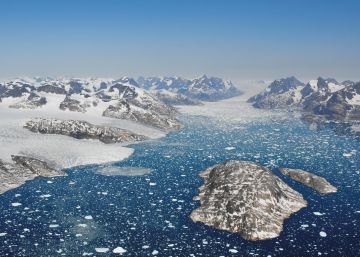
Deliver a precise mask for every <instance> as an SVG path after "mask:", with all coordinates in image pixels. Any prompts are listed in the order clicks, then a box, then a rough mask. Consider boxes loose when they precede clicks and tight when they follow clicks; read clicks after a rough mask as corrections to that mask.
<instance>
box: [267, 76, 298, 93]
mask: <svg viewBox="0 0 360 257" xmlns="http://www.w3.org/2000/svg"><path fill="white" fill-rule="evenodd" d="M302 86H304V83H302V82H300V81H299V80H298V79H297V78H295V77H294V76H291V77H287V78H282V79H279V80H275V81H274V82H272V83H271V84H270V85H269V87H268V88H269V90H270V91H269V94H281V93H284V92H287V91H289V90H292V89H295V88H297V87H302Z"/></svg>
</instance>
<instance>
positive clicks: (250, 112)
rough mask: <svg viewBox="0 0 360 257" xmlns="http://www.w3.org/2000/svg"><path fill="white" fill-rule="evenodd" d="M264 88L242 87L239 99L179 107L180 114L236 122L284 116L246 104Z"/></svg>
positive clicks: (258, 86) (261, 86)
mask: <svg viewBox="0 0 360 257" xmlns="http://www.w3.org/2000/svg"><path fill="white" fill-rule="evenodd" d="M264 87H265V86H264V85H255V84H248V86H247V87H246V86H242V87H241V90H243V91H244V94H243V95H240V96H237V97H233V98H229V99H226V100H222V101H217V102H203V103H204V104H203V105H200V106H191V105H182V106H177V107H178V108H179V111H180V112H182V113H185V114H191V115H204V116H209V117H215V118H218V119H226V120H234V121H248V120H256V119H259V118H262V119H266V118H271V117H274V116H281V115H283V114H284V113H283V112H281V111H278V110H276V111H272V110H265V109H257V108H254V107H253V106H252V105H251V103H247V102H246V101H247V100H248V99H249V98H250V97H251V96H254V95H256V94H258V93H259V92H261V91H262V90H264Z"/></svg>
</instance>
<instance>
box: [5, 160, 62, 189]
mask: <svg viewBox="0 0 360 257" xmlns="http://www.w3.org/2000/svg"><path fill="white" fill-rule="evenodd" d="M12 159H13V161H14V162H13V163H6V162H3V161H1V160H0V178H1V179H0V194H2V193H4V192H6V191H8V190H10V189H13V188H16V187H18V186H21V185H22V184H24V183H25V182H26V181H29V180H33V179H34V178H36V177H56V176H66V173H65V172H63V171H60V170H56V169H53V168H51V167H50V166H49V165H48V164H47V163H46V162H44V161H41V160H38V159H34V158H30V157H25V156H17V155H14V156H12Z"/></svg>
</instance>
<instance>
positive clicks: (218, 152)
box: [0, 116, 360, 257]
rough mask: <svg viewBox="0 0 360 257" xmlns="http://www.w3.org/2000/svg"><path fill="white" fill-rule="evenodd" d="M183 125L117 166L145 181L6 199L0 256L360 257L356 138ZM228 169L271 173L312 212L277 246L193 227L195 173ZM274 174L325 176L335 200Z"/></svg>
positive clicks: (293, 127)
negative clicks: (285, 170)
mask: <svg viewBox="0 0 360 257" xmlns="http://www.w3.org/2000/svg"><path fill="white" fill-rule="evenodd" d="M182 119H183V122H184V124H185V127H184V128H183V129H182V130H180V131H176V132H173V133H170V134H169V135H168V136H167V137H165V138H162V139H159V140H153V141H149V142H144V143H140V144H135V145H133V146H131V147H133V148H134V149H135V153H134V154H133V155H132V156H131V157H130V158H128V159H127V160H125V161H122V162H119V163H116V164H114V165H115V166H123V167H128V166H133V167H145V168H150V169H151V170H152V172H151V173H149V174H145V175H143V176H103V175H100V174H96V173H94V172H93V170H94V169H95V170H96V169H97V168H98V167H97V166H96V165H93V166H88V167H79V168H74V169H69V170H66V171H67V172H68V174H69V175H68V176H67V177H57V178H52V179H45V178H41V179H36V180H34V181H30V182H29V183H27V184H25V185H24V186H22V187H20V188H17V189H15V190H11V191H9V192H7V193H5V194H3V195H1V196H0V253H1V254H0V255H1V256H36V257H39V256H116V255H115V254H114V253H112V250H113V249H114V248H116V247H122V248H124V249H125V250H126V251H127V252H126V253H125V254H123V256H349V257H355V256H360V232H359V231H360V142H359V141H358V140H356V139H355V138H354V137H353V136H346V135H338V134H339V133H338V134H336V132H335V131H334V130H333V129H331V128H327V127H324V128H322V129H321V130H316V129H313V127H312V126H310V128H309V124H308V123H306V122H303V121H300V120H298V119H291V118H289V119H285V120H284V119H281V120H276V119H274V120H266V121H253V122H246V123H242V122H219V121H216V120H211V119H209V118H205V117H200V116H199V117H194V116H184V117H183V118H182ZM227 159H237V160H251V161H256V162H259V163H261V164H263V165H265V166H267V167H269V168H270V169H271V170H272V171H273V172H274V173H275V174H277V175H279V176H280V177H281V178H282V179H283V180H284V181H286V182H287V183H288V184H289V185H290V186H291V187H293V188H294V189H296V190H297V191H299V192H300V193H302V194H303V196H304V198H305V199H306V200H307V201H308V204H309V206H308V207H306V208H304V209H302V210H300V211H299V212H297V213H295V214H293V215H292V216H291V217H290V218H289V219H287V220H286V221H285V224H284V231H283V232H282V234H281V235H280V236H279V237H278V238H276V239H273V240H266V241H258V242H249V241H246V240H243V239H242V238H241V237H240V236H238V235H236V234H231V233H228V232H224V231H219V230H215V229H212V228H210V227H207V226H206V225H203V224H201V223H193V222H192V221H191V220H190V219H189V214H190V213H191V211H192V210H193V209H195V208H197V207H198V206H199V203H198V202H196V201H193V199H192V198H193V197H194V196H195V195H197V188H198V187H199V186H200V185H201V184H202V179H201V178H200V177H199V176H198V173H199V172H201V171H203V170H204V169H205V168H207V167H209V166H211V165H214V164H216V163H219V162H221V161H224V160H227ZM278 167H290V168H301V169H304V170H307V171H311V172H313V173H315V174H318V175H320V176H323V177H325V178H326V179H328V180H329V181H330V182H331V183H332V184H333V185H335V186H336V187H337V188H338V193H336V194H329V195H321V194H319V193H317V192H315V191H313V190H311V189H309V188H306V187H305V186H303V185H301V184H299V183H296V182H294V181H291V180H290V179H288V178H286V177H284V176H282V175H281V174H280V173H279V171H278ZM14 203H20V204H21V205H19V204H15V206H13V205H14ZM12 204H13V205H12ZM320 232H325V234H326V236H325V237H324V236H320ZM5 233H6V234H5ZM322 235H324V233H322ZM96 248H109V251H108V252H107V253H98V252H96ZM98 250H99V249H98ZM105 250H106V249H105Z"/></svg>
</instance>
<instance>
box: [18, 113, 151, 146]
mask: <svg viewBox="0 0 360 257" xmlns="http://www.w3.org/2000/svg"><path fill="white" fill-rule="evenodd" d="M24 127H25V128H27V129H28V130H30V131H32V132H37V133H42V134H57V135H66V136H70V137H73V138H77V139H98V140H100V141H101V142H103V143H105V144H111V143H122V142H136V141H141V140H146V139H148V138H147V137H146V136H142V135H137V134H135V133H133V132H130V131H128V130H125V129H121V128H116V127H107V126H97V125H92V124H90V123H88V122H86V121H78V120H58V119H42V118H37V119H34V120H30V121H28V122H27V123H26V124H25V126H24Z"/></svg>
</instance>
